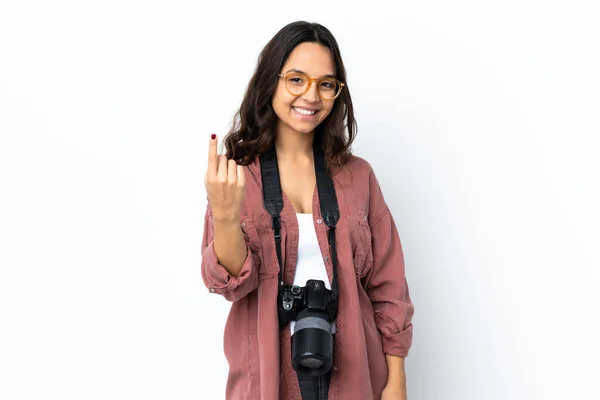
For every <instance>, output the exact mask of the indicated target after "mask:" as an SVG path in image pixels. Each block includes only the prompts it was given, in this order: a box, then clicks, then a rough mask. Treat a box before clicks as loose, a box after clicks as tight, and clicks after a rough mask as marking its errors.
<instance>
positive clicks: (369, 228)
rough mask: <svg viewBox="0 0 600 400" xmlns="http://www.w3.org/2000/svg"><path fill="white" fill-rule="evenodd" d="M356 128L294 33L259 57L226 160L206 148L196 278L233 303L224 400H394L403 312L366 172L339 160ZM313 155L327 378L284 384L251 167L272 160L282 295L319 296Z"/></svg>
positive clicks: (341, 82)
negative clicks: (329, 213)
mask: <svg viewBox="0 0 600 400" xmlns="http://www.w3.org/2000/svg"><path fill="white" fill-rule="evenodd" d="M355 125H356V123H355V120H354V114H353V108H352V100H351V97H350V92H349V90H348V86H347V84H346V72H345V69H344V64H343V62H342V58H341V56H340V51H339V48H338V45H337V42H336V40H335V38H334V37H333V35H332V34H331V33H330V32H329V31H328V30H327V29H326V28H325V27H323V26H321V25H319V24H315V23H307V22H302V21H301V22H294V23H291V24H289V25H287V26H285V27H284V28H283V29H281V31H279V32H278V33H277V34H276V35H275V36H274V37H273V38H272V39H271V41H270V42H269V43H268V44H267V45H266V46H265V48H264V49H263V51H262V52H261V54H260V57H259V61H258V65H257V68H256V72H255V74H254V76H253V77H252V79H251V80H250V83H249V85H248V89H247V92H246V95H245V97H244V100H243V102H242V105H241V108H240V110H239V113H238V114H237V119H236V122H235V123H234V126H233V129H232V131H231V132H230V133H229V134H228V135H227V137H226V138H225V140H224V143H225V147H226V150H227V151H226V154H225V155H218V154H217V140H218V139H217V137H216V135H214V134H213V135H211V138H210V145H209V148H210V149H209V165H208V171H207V174H206V177H205V185H206V189H207V194H208V203H209V204H208V208H207V212H206V217H205V226H204V237H203V243H202V249H203V250H202V251H203V252H202V277H203V280H204V283H205V284H206V286H207V287H208V288H209V290H210V292H212V293H218V294H221V295H223V296H224V297H225V298H226V299H227V300H229V301H231V302H233V304H232V307H231V311H230V313H229V317H228V320H227V323H226V326H225V334H224V342H225V356H226V358H227V360H228V362H229V366H230V370H229V378H228V381H227V389H226V397H227V399H244V400H245V399H256V400H258V399H263V400H264V399H267V400H270V399H273V400H275V399H300V398H303V399H305V400H306V399H309V398H310V399H313V398H314V399H326V398H329V399H330V400H338V399H340V400H354V399H356V400H365V399H379V398H381V399H388V400H389V399H406V378H405V372H404V357H406V356H407V354H408V350H409V348H410V346H411V341H412V324H411V319H412V315H413V305H412V302H411V300H410V297H409V292H408V286H407V283H406V280H405V271H404V260H403V253H402V247H401V244H400V239H399V236H398V232H397V229H396V226H395V223H394V220H393V218H392V215H391V214H390V211H389V209H388V207H387V205H386V203H385V201H384V198H383V195H382V193H381V190H380V187H379V184H378V182H377V179H376V177H375V175H374V173H373V170H372V169H371V166H370V165H369V163H368V162H367V161H365V160H363V159H361V158H359V157H356V156H354V155H352V154H351V152H350V145H351V143H352V141H353V140H354V137H355V129H356V128H355ZM315 141H316V142H315ZM314 143H316V144H317V145H319V146H321V147H322V149H323V152H324V154H325V160H326V164H327V166H328V169H329V171H330V176H331V177H332V179H333V182H334V188H335V195H336V196H337V202H338V206H339V212H340V218H339V221H338V223H337V227H336V229H335V234H336V238H335V245H336V247H337V251H336V253H337V280H338V285H339V293H340V294H339V304H338V310H337V316H336V318H335V321H334V325H333V328H332V332H334V343H335V345H334V349H333V366H332V368H331V369H330V371H329V373H328V374H326V375H325V376H321V377H310V376H306V375H303V374H299V373H297V372H296V370H295V369H294V368H293V367H292V365H291V345H290V343H291V333H292V332H293V327H292V326H290V325H293V324H286V325H285V326H284V327H283V328H280V327H279V324H278V312H277V311H278V305H277V304H278V303H277V301H278V274H279V271H280V266H279V263H278V257H277V250H276V242H275V240H274V236H273V235H274V234H273V228H272V219H271V215H270V214H269V213H268V212H267V210H265V207H264V206H263V191H262V181H261V163H260V160H259V156H260V155H261V154H263V153H265V152H267V151H269V150H270V149H273V148H274V150H275V154H276V156H277V166H278V169H279V174H280V185H281V189H282V192H283V193H282V194H283V204H284V206H283V210H282V211H281V257H282V265H283V279H284V281H285V284H286V285H292V284H297V285H299V286H304V284H305V283H306V280H307V279H311V278H313V279H320V280H322V281H323V282H325V284H326V285H327V287H328V288H330V287H331V282H332V278H333V264H332V255H331V252H330V251H331V249H330V246H329V243H328V238H327V229H328V228H327V227H326V226H325V224H324V223H323V220H322V216H321V215H320V214H321V211H320V205H319V203H320V201H319V196H318V194H317V190H316V186H315V183H316V174H315V167H314V159H315V158H314V153H313V144H314ZM301 392H302V393H301ZM301 394H302V397H301ZM327 396H328V397H327Z"/></svg>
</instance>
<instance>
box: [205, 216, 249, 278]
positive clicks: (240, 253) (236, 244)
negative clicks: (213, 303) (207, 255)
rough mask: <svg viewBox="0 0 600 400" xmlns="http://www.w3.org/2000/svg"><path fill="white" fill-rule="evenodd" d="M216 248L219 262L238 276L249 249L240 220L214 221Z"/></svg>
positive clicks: (233, 274)
mask: <svg viewBox="0 0 600 400" xmlns="http://www.w3.org/2000/svg"><path fill="white" fill-rule="evenodd" d="M214 224H215V225H214V245H213V246H214V249H215V254H216V255H217V259H218V260H219V263H220V264H221V265H222V266H223V267H224V268H225V269H226V270H227V272H229V274H230V275H231V276H235V277H237V276H238V275H239V273H240V271H241V269H242V266H243V265H244V260H246V256H247V249H246V242H245V241H244V234H243V233H242V228H241V227H240V224H239V221H221V220H215V221H214Z"/></svg>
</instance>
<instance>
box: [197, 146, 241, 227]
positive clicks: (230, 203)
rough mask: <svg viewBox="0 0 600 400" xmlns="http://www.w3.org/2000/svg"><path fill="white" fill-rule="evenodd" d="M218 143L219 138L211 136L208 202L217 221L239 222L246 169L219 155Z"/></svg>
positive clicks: (206, 179)
mask: <svg viewBox="0 0 600 400" xmlns="http://www.w3.org/2000/svg"><path fill="white" fill-rule="evenodd" d="M217 141H218V140H217V136H216V135H215V134H213V135H211V138H210V143H209V145H208V170H207V172H206V175H205V177H204V185H205V186H206V192H207V194H208V202H209V203H210V206H211V208H212V213H213V219H214V220H215V221H223V222H239V219H240V207H241V205H242V201H243V200H244V192H245V188H246V180H245V176H244V168H243V167H242V166H241V165H237V163H236V162H235V161H234V160H227V157H225V156H224V155H219V154H218V153H217Z"/></svg>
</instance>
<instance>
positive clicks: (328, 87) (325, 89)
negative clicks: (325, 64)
mask: <svg viewBox="0 0 600 400" xmlns="http://www.w3.org/2000/svg"><path fill="white" fill-rule="evenodd" d="M340 88H341V86H340V85H339V83H338V81H337V80H336V79H333V78H326V79H322V80H321V82H320V84H319V93H320V94H321V97H322V98H323V99H325V100H331V99H334V98H335V97H336V96H337V95H338V93H339V91H340Z"/></svg>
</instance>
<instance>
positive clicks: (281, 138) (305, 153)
mask: <svg viewBox="0 0 600 400" xmlns="http://www.w3.org/2000/svg"><path fill="white" fill-rule="evenodd" d="M314 138H315V132H314V131H312V132H310V133H301V132H297V131H295V130H293V129H291V128H290V127H288V126H281V125H280V126H279V127H277V132H276V134H275V151H276V152H277V159H281V160H282V161H297V160H301V159H303V158H306V157H311V158H312V155H313V148H312V146H313V140H314Z"/></svg>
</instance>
